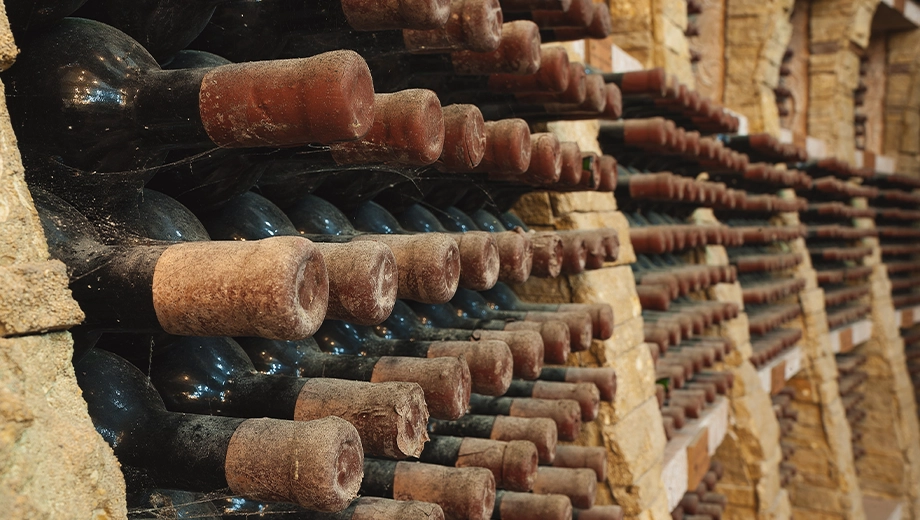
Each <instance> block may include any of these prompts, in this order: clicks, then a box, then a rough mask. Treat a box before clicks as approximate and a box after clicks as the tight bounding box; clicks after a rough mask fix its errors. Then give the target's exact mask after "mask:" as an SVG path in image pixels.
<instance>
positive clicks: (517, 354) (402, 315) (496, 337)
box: [375, 301, 568, 379]
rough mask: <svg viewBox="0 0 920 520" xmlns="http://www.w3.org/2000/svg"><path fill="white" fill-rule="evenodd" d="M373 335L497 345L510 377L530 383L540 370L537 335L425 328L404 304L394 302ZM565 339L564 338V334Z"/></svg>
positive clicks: (530, 331)
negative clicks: (507, 355)
mask: <svg viewBox="0 0 920 520" xmlns="http://www.w3.org/2000/svg"><path fill="white" fill-rule="evenodd" d="M375 330H376V333H377V334H378V335H379V336H380V337H383V338H386V339H402V340H414V341H421V342H432V341H434V342H437V341H501V342H503V343H505V344H506V345H508V348H509V349H510V351H511V357H512V359H513V366H514V369H513V372H512V373H513V375H514V377H518V378H521V379H534V378H535V377H536V376H537V375H538V374H539V373H540V367H542V366H543V357H544V354H543V352H544V350H543V338H542V337H541V336H540V333H539V332H536V331H532V330H521V331H514V332H505V331H498V330H464V329H446V328H435V327H432V326H426V325H425V324H423V323H422V320H421V319H420V318H419V316H418V315H417V314H415V312H413V311H412V309H411V308H410V307H409V306H408V305H406V303H405V302H402V301H397V302H396V305H395V306H394V307H393V312H392V313H390V316H389V317H388V318H387V319H386V320H385V321H384V322H383V323H382V324H381V325H379V326H377V327H376V328H375ZM566 338H568V335H567V334H566Z"/></svg>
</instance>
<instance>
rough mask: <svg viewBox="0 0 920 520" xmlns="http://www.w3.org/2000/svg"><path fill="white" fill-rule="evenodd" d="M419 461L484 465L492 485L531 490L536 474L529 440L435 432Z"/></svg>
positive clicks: (478, 466)
mask: <svg viewBox="0 0 920 520" xmlns="http://www.w3.org/2000/svg"><path fill="white" fill-rule="evenodd" d="M419 460H420V461H421V462H425V463H428V464H437V465H439V466H453V467H456V468H470V467H474V468H486V469H488V470H489V471H491V472H492V476H493V477H495V485H496V487H498V488H501V489H507V490H510V491H523V492H526V491H530V489H531V488H532V487H533V480H534V477H536V474H537V447H536V446H535V445H534V444H533V443H532V442H530V441H508V442H505V441H495V440H491V439H478V438H476V437H448V436H442V435H435V436H434V437H432V438H431V440H430V441H428V443H426V444H425V449H424V450H423V451H422V454H421V455H420V456H419Z"/></svg>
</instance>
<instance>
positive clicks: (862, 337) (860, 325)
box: [830, 319, 872, 354]
mask: <svg viewBox="0 0 920 520" xmlns="http://www.w3.org/2000/svg"><path fill="white" fill-rule="evenodd" d="M830 337H831V351H832V352H833V353H834V354H845V353H847V352H849V351H851V350H853V347H855V346H856V345H859V344H860V343H863V342H866V341H868V340H869V338H871V337H872V321H871V320H869V319H862V320H859V321H854V322H853V323H850V324H848V325H844V326H843V327H840V328H837V329H834V330H832V331H830Z"/></svg>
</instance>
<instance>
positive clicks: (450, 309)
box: [409, 303, 571, 370]
mask: <svg viewBox="0 0 920 520" xmlns="http://www.w3.org/2000/svg"><path fill="white" fill-rule="evenodd" d="M409 305H410V306H411V307H412V310H413V311H414V312H415V313H416V314H417V315H418V316H419V317H420V318H421V319H422V320H423V321H424V322H426V323H429V324H431V325H432V326H435V327H439V328H451V329H466V330H470V331H478V330H483V331H535V332H539V333H540V336H541V338H542V339H543V353H544V360H545V361H546V362H548V363H564V362H565V359H566V357H567V356H568V354H569V352H570V351H571V339H570V338H571V334H570V332H569V327H568V325H566V323H565V322H563V321H548V322H544V323H537V322H527V321H510V322H509V321H502V320H479V319H473V318H470V317H469V316H468V315H466V313H464V312H463V311H460V310H459V309H457V308H456V307H454V306H453V305H449V304H441V305H433V304H413V303H410V304H409ZM534 370H536V367H534Z"/></svg>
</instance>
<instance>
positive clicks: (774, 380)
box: [757, 345, 802, 395]
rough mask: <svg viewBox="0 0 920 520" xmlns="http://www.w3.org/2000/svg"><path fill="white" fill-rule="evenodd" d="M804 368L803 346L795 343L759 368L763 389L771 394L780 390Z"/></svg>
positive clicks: (758, 372) (758, 373)
mask: <svg viewBox="0 0 920 520" xmlns="http://www.w3.org/2000/svg"><path fill="white" fill-rule="evenodd" d="M801 368H802V347H800V346H798V345H794V346H792V347H791V348H788V349H786V350H785V351H783V352H782V353H781V354H780V355H778V356H776V357H775V358H773V359H771V360H770V362H769V363H767V364H766V365H764V366H762V367H760V368H759V369H757V375H758V376H760V383H761V385H762V386H763V389H764V390H766V392H767V393H768V394H770V395H774V394H776V393H777V392H779V391H780V390H781V389H782V388H783V386H785V384H786V381H788V380H790V379H792V376H794V375H796V374H797V373H798V372H799V370H801Z"/></svg>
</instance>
